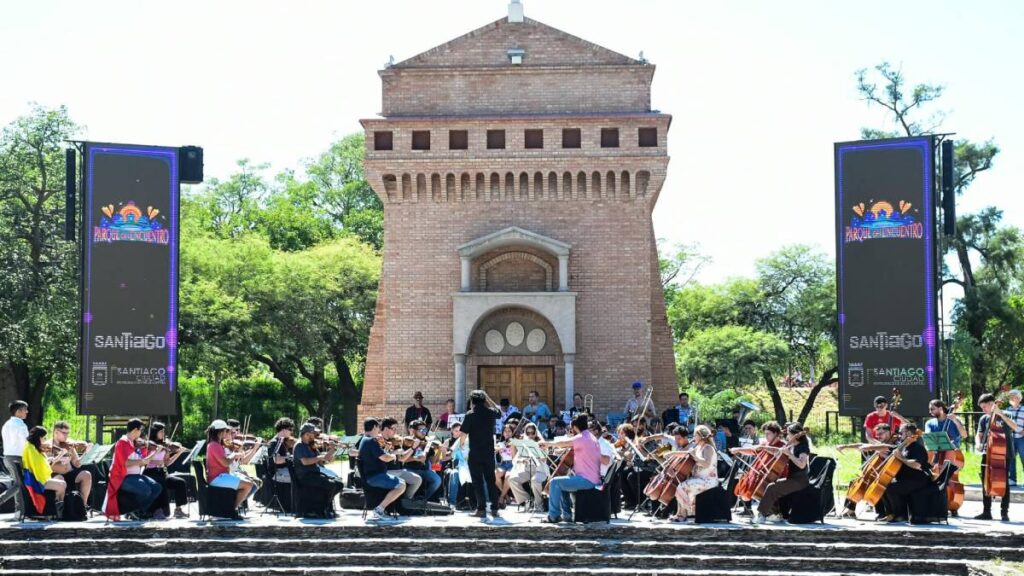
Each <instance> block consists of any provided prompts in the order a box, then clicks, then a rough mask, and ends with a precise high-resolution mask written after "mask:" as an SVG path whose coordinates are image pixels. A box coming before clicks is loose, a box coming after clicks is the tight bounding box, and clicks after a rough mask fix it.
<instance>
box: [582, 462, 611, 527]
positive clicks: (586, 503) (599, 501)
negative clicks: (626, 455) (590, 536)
mask: <svg viewBox="0 0 1024 576" xmlns="http://www.w3.org/2000/svg"><path fill="white" fill-rule="evenodd" d="M621 467H622V460H616V461H615V462H613V463H612V465H611V466H609V467H608V471H607V472H606V473H605V475H604V477H603V478H602V479H601V485H600V486H598V487H596V488H591V489H589V490H578V491H576V492H573V493H572V500H573V506H572V520H573V522H581V523H586V522H611V521H612V499H611V493H612V489H611V488H612V486H611V485H612V484H613V483H614V482H613V481H614V479H615V478H616V477H617V476H618V474H619V468H621Z"/></svg>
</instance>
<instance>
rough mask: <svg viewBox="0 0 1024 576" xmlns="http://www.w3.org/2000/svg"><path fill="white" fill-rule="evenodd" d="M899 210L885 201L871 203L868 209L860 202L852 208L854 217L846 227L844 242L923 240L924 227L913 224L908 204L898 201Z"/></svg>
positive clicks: (919, 224) (917, 223)
mask: <svg viewBox="0 0 1024 576" xmlns="http://www.w3.org/2000/svg"><path fill="white" fill-rule="evenodd" d="M898 206H899V208H896V207H894V206H893V205H892V204H890V203H889V202H886V201H885V200H880V201H878V202H874V201H872V204H871V207H870V208H865V206H864V203H863V202H861V203H860V204H857V205H856V206H854V207H853V213H854V214H855V216H854V217H853V218H852V219H851V221H850V225H849V226H847V227H846V242H863V241H865V240H874V239H876V238H916V239H920V238H924V225H922V224H921V223H920V222H914V217H913V216H912V215H911V214H908V212H910V209H911V207H912V206H913V205H912V204H911V203H910V202H905V201H903V200H900V202H899V204H898Z"/></svg>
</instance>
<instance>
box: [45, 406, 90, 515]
mask: <svg viewBox="0 0 1024 576" xmlns="http://www.w3.org/2000/svg"><path fill="white" fill-rule="evenodd" d="M70 432H71V425H70V424H68V422H67V421H66V420H58V421H56V422H54V423H53V442H52V445H53V449H54V450H55V451H56V450H63V451H64V454H65V455H64V456H63V457H62V458H60V459H59V460H56V461H54V462H53V463H52V464H51V468H52V469H53V472H54V473H55V474H59V475H60V476H61V477H63V478H64V482H66V483H67V485H68V486H74V487H75V488H76V489H77V490H78V493H79V494H81V495H82V501H83V502H84V503H85V505H86V506H88V505H89V495H90V493H91V492H92V479H93V472H97V476H98V471H96V470H95V467H94V466H91V465H90V466H86V467H83V466H82V461H81V460H79V458H78V450H77V449H78V448H83V451H84V450H88V448H89V444H87V443H85V442H76V441H72V440H70V439H69V438H68V434H69V433H70Z"/></svg>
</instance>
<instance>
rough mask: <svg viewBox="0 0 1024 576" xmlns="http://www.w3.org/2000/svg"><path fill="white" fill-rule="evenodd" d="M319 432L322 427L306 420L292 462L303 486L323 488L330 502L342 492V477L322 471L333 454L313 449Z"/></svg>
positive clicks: (296, 475) (300, 430) (300, 431)
mask: <svg viewBox="0 0 1024 576" xmlns="http://www.w3.org/2000/svg"><path fill="white" fill-rule="evenodd" d="M319 433H320V429H319V428H317V427H316V426H315V425H314V424H313V423H312V422H306V423H305V424H303V425H302V427H301V428H299V442H297V443H296V444H295V449H294V451H293V452H292V462H293V465H294V467H295V477H296V478H298V480H299V483H300V484H302V486H303V488H306V487H309V488H313V489H317V490H322V491H323V492H324V493H326V494H327V501H328V502H330V501H331V500H333V499H334V496H335V495H336V494H338V493H339V492H341V489H342V488H343V486H342V483H341V480H340V479H338V478H331V477H329V476H327V475H325V474H323V472H321V468H322V466H323V464H324V463H325V462H327V460H328V459H329V458H330V457H332V455H329V454H328V453H324V454H317V453H316V450H314V449H313V443H314V442H315V441H316V436H317V434H319Z"/></svg>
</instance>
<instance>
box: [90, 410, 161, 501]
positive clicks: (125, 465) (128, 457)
mask: <svg viewBox="0 0 1024 576" xmlns="http://www.w3.org/2000/svg"><path fill="white" fill-rule="evenodd" d="M143 426H144V424H143V423H142V420H139V419H138V418H132V419H131V420H129V421H128V424H127V425H126V432H125V434H124V436H121V437H120V438H119V439H118V440H117V442H115V443H114V458H113V459H112V460H111V462H110V472H109V473H108V474H107V501H106V503H105V505H104V507H103V510H104V513H105V514H106V515H107V518H110V519H111V520H119V519H120V518H121V510H120V508H119V507H118V502H117V495H118V493H119V492H120V491H121V490H124V491H125V492H126V493H128V494H131V496H132V498H133V499H134V500H135V505H136V508H135V510H128V511H127V512H126V514H128V515H136V516H137V515H138V513H140V512H141V513H145V512H146V511H147V510H149V507H150V506H151V505H152V504H153V502H154V501H155V500H156V499H157V497H158V496H160V491H161V490H163V487H161V486H160V485H159V484H157V483H156V481H154V480H153V479H152V478H148V477H146V476H143V474H142V470H143V469H144V468H145V467H146V466H147V465H148V464H149V462H150V461H151V460H152V459H153V457H152V455H149V456H146V455H143V453H142V449H140V448H138V447H136V446H135V441H136V440H138V439H139V437H140V436H142V427H143Z"/></svg>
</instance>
